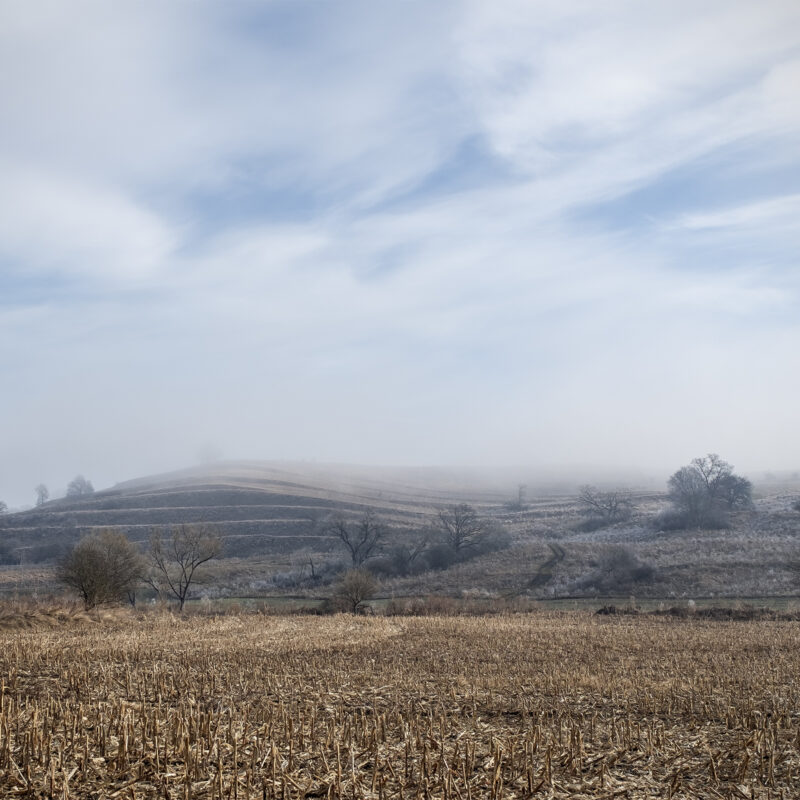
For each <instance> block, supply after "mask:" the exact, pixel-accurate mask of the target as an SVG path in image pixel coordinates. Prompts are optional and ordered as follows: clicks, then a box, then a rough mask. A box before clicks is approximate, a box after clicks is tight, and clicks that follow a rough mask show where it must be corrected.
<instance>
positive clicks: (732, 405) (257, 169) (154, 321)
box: [0, 0, 800, 506]
mask: <svg viewBox="0 0 800 800" xmlns="http://www.w3.org/2000/svg"><path fill="white" fill-rule="evenodd" d="M798 52H800V6H798V4H797V3H795V2H764V3H759V4H757V5H755V4H752V3H745V2H711V3H705V4H703V5H702V7H700V6H698V5H697V4H693V3H684V2H669V3H667V2H654V3H649V4H639V3H627V2H615V3H611V4H610V5H609V4H604V5H603V7H602V8H599V7H598V8H597V9H596V10H595V8H594V7H593V6H592V5H591V4H583V3H574V4H566V5H565V4H563V3H548V2H545V3H536V4H529V3H520V2H512V1H511V0H508V1H507V2H506V1H502V2H497V3H479V2H468V1H466V0H465V1H464V2H452V3H451V2H442V3H436V4H430V3H422V2H415V1H414V0H412V2H406V3H402V4H378V3H371V2H366V0H364V1H363V2H351V1H350V0H344V2H341V3H337V4H305V3H296V2H289V1H288V0H280V1H278V2H273V3H269V4H263V3H256V2H241V3H235V4H230V3H223V2H218V1H213V2H212V0H205V1H204V2H197V3H192V4H188V3H185V4H174V5H172V6H171V7H168V6H165V5H164V4H163V3H160V2H155V0H153V2H137V3H133V2H126V1H125V0H123V1H122V2H117V3H114V4H108V3H103V2H99V0H97V1H96V2H87V1H84V0H78V1H77V2H74V3H70V4H69V5H68V6H67V5H66V4H62V3H56V2H46V1H45V0H24V1H23V0H11V2H6V3H4V4H3V6H2V8H0V174H2V176H3V178H2V180H1V181H0V381H1V383H0V425H1V426H2V450H0V500H4V501H5V502H7V503H8V504H9V505H10V506H21V505H23V504H31V503H32V502H33V500H34V492H33V488H34V486H36V485H37V484H39V483H41V482H44V483H45V484H47V485H48V486H49V488H50V491H51V496H58V495H59V494H62V493H63V491H64V489H65V487H66V485H67V483H68V482H69V481H70V480H71V479H72V478H73V477H74V476H75V475H76V474H78V473H81V474H83V475H85V476H86V477H87V478H89V479H91V480H92V481H93V483H94V485H95V488H97V489H100V488H105V487H107V486H110V485H113V484H114V483H115V482H118V481H124V480H128V479H132V478H136V477H139V476H141V475H146V474H150V473H154V472H162V471H166V470H171V469H178V468H182V467H186V466H189V465H192V464H197V463H200V462H202V461H207V460H209V459H212V460H216V459H220V458H223V459H234V460H235V459H265V460H286V461H304V462H311V463H339V464H342V463H349V464H360V465H371V464H372V465H378V464H380V465H419V466H433V465H437V466H443V467H446V466H452V467H455V468H464V467H472V468H476V469H485V470H486V474H487V475H491V474H495V475H496V474H498V473H497V470H499V469H501V468H513V469H514V470H518V472H516V471H515V472H513V476H514V477H516V475H517V474H519V475H521V476H524V475H527V474H530V475H535V476H539V477H537V480H539V478H541V480H545V479H546V476H547V474H548V473H550V472H552V474H554V475H563V474H571V472H572V473H574V474H575V475H582V476H583V475H587V476H588V475H596V476H598V479H600V478H602V477H603V476H604V475H605V476H612V477H613V476H617V475H619V476H620V478H621V479H622V478H623V477H626V478H630V479H632V480H636V478H637V476H641V480H642V481H643V482H647V481H651V482H652V481H655V482H657V481H660V480H663V478H664V477H665V476H666V475H668V474H669V473H670V472H671V471H673V470H674V469H676V468H677V467H679V466H680V465H682V464H685V463H687V462H688V461H689V460H690V459H691V458H693V457H695V456H698V455H702V454H704V453H707V452H718V453H719V454H720V455H721V456H722V457H723V458H725V459H726V460H727V461H729V462H731V463H732V464H734V465H735V467H736V469H737V471H739V472H743V473H745V474H754V473H756V472H758V471H760V470H767V469H770V470H795V469H800V456H799V455H798V453H800V428H798V425H797V397H798V395H799V394H800V391H799V390H800V370H799V369H798V366H799V365H798V349H799V348H798V345H800V269H798V267H800V264H798V253H800V225H798V222H797V220H798V219H800V167H799V166H798V165H799V164H800V159H799V158H798V156H800V146H799V145H798V142H800V137H798V134H799V133H800V105H799V104H798V103H797V102H796V98H797V87H798V85H800V57H798ZM493 470H494V472H493ZM506 474H508V475H509V479H511V477H512V473H511V472H508V473H506ZM520 479H522V478H520ZM512 488H513V487H512Z"/></svg>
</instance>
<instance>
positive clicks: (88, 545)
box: [57, 529, 145, 609]
mask: <svg viewBox="0 0 800 800" xmlns="http://www.w3.org/2000/svg"><path fill="white" fill-rule="evenodd" d="M144 567H145V564H144V559H143V557H142V554H141V553H140V552H139V551H138V550H137V549H136V547H135V546H134V545H133V544H131V542H129V541H128V539H127V538H126V537H125V536H124V535H123V534H122V533H119V532H118V531H114V530H111V529H105V530H101V531H98V532H97V533H91V534H89V535H88V536H84V537H83V539H81V540H80V541H79V542H78V543H77V544H76V545H75V546H74V547H73V548H72V549H71V550H70V551H69V552H68V553H67V554H66V556H64V558H63V559H62V560H61V563H60V564H59V565H58V571H57V574H58V578H59V580H60V581H61V582H62V583H63V584H65V585H66V586H68V587H69V588H70V589H73V590H74V591H76V592H77V593H78V594H79V595H80V597H81V599H82V600H83V604H84V606H85V607H86V608H87V609H88V608H94V607H95V606H98V605H101V604H103V603H112V602H116V601H119V600H122V599H123V598H124V597H125V596H126V595H127V596H128V597H129V598H130V597H131V596H132V595H133V593H134V592H135V589H136V584H137V583H139V581H140V580H141V578H142V575H143V573H144Z"/></svg>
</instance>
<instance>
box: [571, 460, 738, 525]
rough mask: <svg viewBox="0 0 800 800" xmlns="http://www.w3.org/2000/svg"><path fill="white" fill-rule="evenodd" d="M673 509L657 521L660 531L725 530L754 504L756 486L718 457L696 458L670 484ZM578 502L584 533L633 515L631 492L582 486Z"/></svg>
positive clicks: (673, 477)
mask: <svg viewBox="0 0 800 800" xmlns="http://www.w3.org/2000/svg"><path fill="white" fill-rule="evenodd" d="M667 486H668V494H667V496H668V497H669V499H670V501H671V503H672V507H671V508H670V509H669V510H668V511H667V512H665V513H664V514H661V515H660V516H659V517H658V518H657V519H656V521H655V524H656V527H659V528H661V529H688V528H726V527H728V525H729V515H730V513H731V512H732V511H735V510H737V509H746V508H750V507H751V506H752V504H753V485H752V483H750V481H749V480H748V479H747V478H744V477H742V476H741V475H737V474H736V473H735V472H734V471H733V467H732V465H731V464H729V463H728V462H727V461H723V459H721V458H720V457H719V456H718V455H717V454H716V453H709V454H708V455H706V456H703V457H702V458H695V459H693V460H692V462H691V463H690V464H687V465H686V466H685V467H681V468H680V469H679V470H678V471H677V472H675V473H674V474H673V475H672V476H671V477H670V479H669V481H668V484H667ZM578 501H579V503H580V505H581V507H582V509H583V513H584V517H585V520H584V523H583V524H582V525H581V527H582V528H583V529H585V530H595V529H597V528H600V527H605V526H607V525H611V524H614V523H616V522H624V521H625V520H627V519H628V518H629V517H630V516H631V513H632V511H633V502H632V498H631V494H630V492H628V491H626V490H624V489H615V490H612V491H601V490H600V489H598V488H597V487H595V486H582V487H581V488H580V491H579V494H578Z"/></svg>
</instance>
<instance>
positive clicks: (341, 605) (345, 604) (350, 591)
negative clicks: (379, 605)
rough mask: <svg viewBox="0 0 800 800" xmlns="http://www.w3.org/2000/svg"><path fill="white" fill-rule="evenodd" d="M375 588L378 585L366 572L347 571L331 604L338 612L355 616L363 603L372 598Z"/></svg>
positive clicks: (363, 570) (370, 574)
mask: <svg viewBox="0 0 800 800" xmlns="http://www.w3.org/2000/svg"><path fill="white" fill-rule="evenodd" d="M377 588H378V583H377V581H376V580H375V578H374V577H373V575H372V573H371V572H369V571H368V570H365V569H351V570H348V571H347V572H345V574H344V577H343V578H342V581H341V583H340V584H339V585H338V586H337V587H336V591H335V592H334V595H333V598H332V600H333V604H334V606H335V607H336V608H337V609H338V610H341V611H349V612H350V613H351V614H357V613H358V612H359V611H363V609H364V603H366V602H367V600H371V599H372V598H373V597H374V595H375V592H376V590H377Z"/></svg>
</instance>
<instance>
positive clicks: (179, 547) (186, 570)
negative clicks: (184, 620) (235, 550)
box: [147, 524, 222, 611]
mask: <svg viewBox="0 0 800 800" xmlns="http://www.w3.org/2000/svg"><path fill="white" fill-rule="evenodd" d="M221 552H222V542H221V540H220V538H219V535H218V534H217V532H216V529H214V528H213V527H211V526H208V525H196V524H195V525H172V526H171V527H170V528H169V529H168V531H167V536H166V539H165V536H164V534H163V532H162V530H161V529H160V528H155V529H154V530H153V531H152V532H151V534H150V559H151V566H152V570H151V573H150V575H149V576H148V578H147V582H148V583H149V584H150V585H151V586H152V587H153V588H154V589H156V591H160V590H161V589H162V588H164V589H166V590H167V591H168V592H169V594H171V595H172V596H173V597H174V598H175V599H176V600H177V601H178V605H179V607H180V610H181V611H183V606H184V604H185V603H186V598H187V597H188V595H189V589H190V587H191V585H192V583H193V582H198V579H199V577H200V575H199V573H198V571H197V570H198V568H200V567H202V565H203V564H206V563H207V562H208V561H211V559H213V558H216V557H217V556H218V555H219V554H220V553H221Z"/></svg>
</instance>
